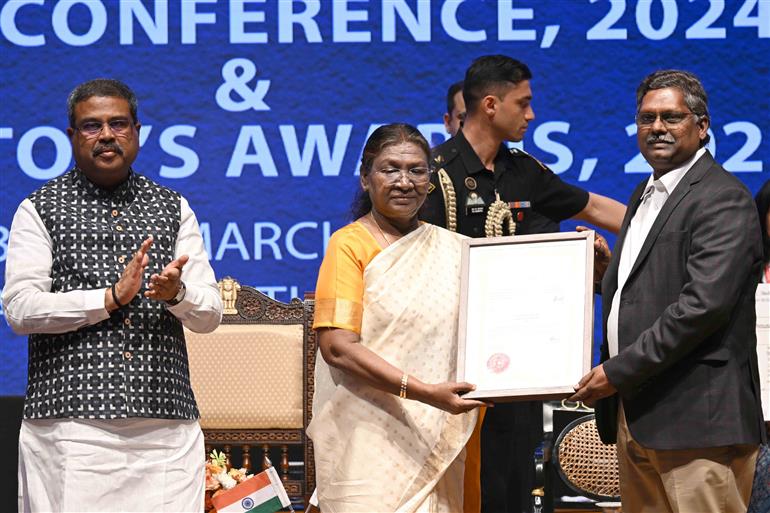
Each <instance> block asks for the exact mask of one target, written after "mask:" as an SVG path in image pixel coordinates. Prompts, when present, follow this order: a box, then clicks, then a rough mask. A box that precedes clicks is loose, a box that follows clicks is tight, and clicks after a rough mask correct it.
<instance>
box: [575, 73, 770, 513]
mask: <svg viewBox="0 0 770 513" xmlns="http://www.w3.org/2000/svg"><path fill="white" fill-rule="evenodd" d="M636 98H637V116H636V122H637V127H638V135H637V140H638V143H639V148H640V150H641V152H642V155H644V157H645V159H646V160H647V162H649V163H650V165H651V166H652V169H653V174H652V176H651V177H650V178H649V179H648V180H645V181H643V182H642V183H641V184H639V186H638V187H637V188H636V190H635V191H634V193H633V195H632V196H631V199H630V201H629V209H628V212H627V213H626V216H625V219H624V220H623V225H622V227H621V231H620V234H619V236H618V239H617V243H616V246H615V250H614V255H613V257H612V260H611V261H610V263H609V267H608V268H607V272H606V274H605V276H604V279H603V281H602V298H603V304H604V305H605V308H604V315H603V317H604V334H605V336H604V344H603V346H602V361H603V363H602V364H601V365H599V366H597V367H595V368H594V369H593V370H592V371H591V372H590V373H589V374H587V375H586V376H584V377H583V379H581V381H580V383H579V384H578V385H577V386H576V387H575V390H576V393H575V395H574V396H573V397H572V398H571V399H572V400H582V401H585V402H587V403H589V404H593V403H594V402H596V401H597V400H598V404H597V409H596V416H597V426H598V428H599V432H600V434H601V436H602V440H604V442H605V443H612V442H615V441H616V439H617V448H618V462H619V464H620V492H621V499H622V501H623V512H624V513H634V512H655V513H661V512H681V513H686V512H692V513H696V512H697V513H701V512H710V513H712V512H739V511H743V512H745V511H746V507H747V504H748V499H749V494H750V492H751V483H752V479H753V475H754V466H755V461H756V456H757V450H758V444H759V443H760V442H761V441H762V440H763V439H764V436H765V435H764V430H763V429H762V411H761V406H760V398H759V375H758V371H757V359H756V349H755V346H756V336H755V332H754V323H755V320H754V319H755V312H754V301H753V298H754V290H755V289H756V286H757V281H758V278H759V268H760V263H761V255H762V253H761V252H762V248H761V242H760V230H759V225H758V221H757V215H756V212H755V209H754V207H753V205H752V201H751V194H750V193H749V191H748V190H747V189H746V187H745V186H744V185H743V184H742V183H741V182H740V181H739V180H737V179H736V178H735V177H734V176H732V175H731V174H729V173H728V172H726V171H725V170H724V169H723V168H722V167H721V166H720V165H719V164H717V163H716V162H715V161H714V159H713V158H712V156H711V154H710V153H709V152H708V150H706V148H705V144H706V143H707V142H708V134H707V130H708V128H709V124H710V118H709V113H708V105H707V99H706V93H705V91H704V90H703V86H702V85H701V83H700V82H699V80H698V78H697V77H695V76H694V75H693V74H691V73H688V72H683V71H676V70H667V71H658V72H655V73H653V74H651V75H650V76H648V77H647V78H645V79H644V81H643V82H642V84H641V85H640V86H639V89H638V90H637V96H636Z"/></svg>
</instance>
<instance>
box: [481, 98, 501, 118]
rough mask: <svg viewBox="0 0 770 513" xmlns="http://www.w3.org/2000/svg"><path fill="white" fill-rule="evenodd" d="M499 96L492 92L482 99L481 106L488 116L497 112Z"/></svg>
mask: <svg viewBox="0 0 770 513" xmlns="http://www.w3.org/2000/svg"><path fill="white" fill-rule="evenodd" d="M497 100H498V99H497V96H494V95H492V94H488V95H486V96H485V97H484V98H482V99H481V103H480V104H479V107H480V108H481V110H482V111H483V112H484V114H486V115H487V116H492V115H494V114H495V113H496V112H497Z"/></svg>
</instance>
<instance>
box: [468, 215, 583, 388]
mask: <svg viewBox="0 0 770 513" xmlns="http://www.w3.org/2000/svg"><path fill="white" fill-rule="evenodd" d="M594 238H595V233H594V232H593V231H591V230H588V231H583V232H563V233H552V234H539V235H517V236H508V237H493V238H487V239H466V240H464V241H463V247H462V268H461V273H462V274H461V294H460V315H459V322H458V354H457V380H458V381H468V382H470V383H473V384H475V385H476V389H475V390H473V391H472V392H468V393H467V394H464V395H463V397H465V398H468V399H485V400H490V401H499V402H507V401H516V400H531V399H559V398H564V397H568V396H570V395H572V394H573V393H574V390H573V387H574V385H575V384H577V382H578V381H579V380H580V378H581V377H582V376H584V375H585V374H586V373H588V371H589V370H590V369H591V357H592V347H593V344H592V338H593V324H594V312H593V310H594V297H593V294H594V292H593V273H594ZM492 265H493V266H492ZM507 303H511V304H510V305H507ZM509 308H510V313H509ZM553 316H561V318H559V321H560V322H556V321H555V320H554V319H556V318H557V317H553ZM562 321H563V322H562ZM518 334H522V337H526V338H527V340H516V337H517V335H518Z"/></svg>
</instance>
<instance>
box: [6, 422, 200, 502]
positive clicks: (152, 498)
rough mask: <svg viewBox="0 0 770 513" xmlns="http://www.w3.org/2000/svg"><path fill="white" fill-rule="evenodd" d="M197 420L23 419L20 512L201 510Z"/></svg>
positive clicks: (20, 451)
mask: <svg viewBox="0 0 770 513" xmlns="http://www.w3.org/2000/svg"><path fill="white" fill-rule="evenodd" d="M204 451H205V449H204V443H203V433H202V432H201V429H200V425H199V424H198V421H197V420H165V419H139V418H133V419H116V420H83V419H46V420H25V421H24V422H22V425H21V433H20V436H19V513H32V512H35V513H40V512H46V511H56V512H75V511H77V512H82V511H99V512H109V511H116V512H117V511H120V512H139V511H147V512H149V511H152V512H195V513H200V512H201V511H203V496H204V493H205V469H204V467H205V454H204Z"/></svg>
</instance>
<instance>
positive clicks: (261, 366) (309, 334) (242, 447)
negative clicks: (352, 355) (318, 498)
mask: <svg viewBox="0 0 770 513" xmlns="http://www.w3.org/2000/svg"><path fill="white" fill-rule="evenodd" d="M219 289H220V292H221V294H222V300H223V302H224V306H225V310H224V314H223V316H222V324H221V325H220V326H219V328H217V330H215V331H214V332H213V333H208V334H197V333H192V332H189V331H188V332H187V333H186V337H187V351H188V356H189V360H190V380H191V382H192V386H193V390H194V392H195V397H196V400H197V403H198V408H199V409H200V413H201V420H200V422H201V428H202V429H203V433H204V435H205V439H206V454H208V453H209V452H210V451H211V450H212V449H213V448H219V449H220V450H223V451H224V452H225V454H226V455H227V457H228V462H229V463H231V465H232V466H234V467H236V468H241V467H245V468H247V469H249V470H250V471H253V472H259V471H260V469H262V468H266V467H267V466H268V465H270V463H271V462H272V463H273V464H274V465H275V466H276V467H277V468H276V470H278V473H279V475H280V476H281V477H282V479H283V482H284V486H285V487H286V491H287V492H288V494H289V496H290V497H291V498H292V502H295V501H296V502H300V501H301V502H303V503H305V504H307V500H308V498H309V496H310V494H311V493H312V492H313V489H314V488H315V470H314V465H313V448H312V443H311V441H310V440H309V439H308V437H307V435H306V434H305V429H306V428H307V425H308V423H309V422H310V418H311V415H312V399H313V389H314V386H313V371H314V367H315V356H316V339H315V333H314V332H313V331H312V329H311V327H312V323H313V307H314V301H313V300H312V299H309V300H305V301H301V300H299V299H296V298H295V299H292V300H291V302H290V303H283V302H280V301H276V300H274V299H271V298H270V297H268V296H267V295H265V294H263V293H262V292H259V291H258V290H256V289H254V288H252V287H249V286H246V285H240V284H239V283H238V282H237V281H235V280H234V279H232V278H229V277H227V278H224V279H222V280H221V281H220V282H219ZM255 446H256V447H259V449H261V452H260V455H259V460H258V462H257V464H256V465H255V464H254V462H253V459H254V457H255V455H254V454H253V453H252V448H253V447H255Z"/></svg>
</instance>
